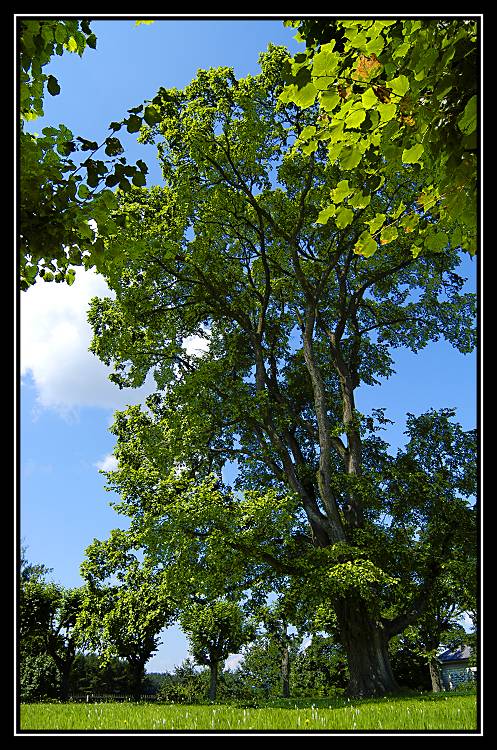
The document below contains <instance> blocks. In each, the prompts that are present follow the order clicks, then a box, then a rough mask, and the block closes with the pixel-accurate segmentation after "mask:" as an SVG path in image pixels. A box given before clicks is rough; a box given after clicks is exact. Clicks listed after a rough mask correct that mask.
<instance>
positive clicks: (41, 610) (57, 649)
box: [19, 579, 84, 700]
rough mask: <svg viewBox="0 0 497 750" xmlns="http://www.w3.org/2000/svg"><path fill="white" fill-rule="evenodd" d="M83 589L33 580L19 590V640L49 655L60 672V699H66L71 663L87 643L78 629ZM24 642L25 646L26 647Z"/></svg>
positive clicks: (26, 648) (30, 648) (35, 650)
mask: <svg viewBox="0 0 497 750" xmlns="http://www.w3.org/2000/svg"><path fill="white" fill-rule="evenodd" d="M81 597H82V589H80V588H73V589H64V588H63V587H62V586H60V585H58V584H55V583H46V582H45V581H42V580H40V579H31V580H28V581H25V582H23V583H22V585H21V590H20V629H19V630H20V640H21V658H22V654H23V649H24V650H25V651H26V650H28V652H29V650H31V654H36V653H37V654H48V655H49V656H50V657H51V658H52V659H53V661H54V663H55V665H56V667H57V670H58V672H59V675H60V698H61V700H66V699H67V697H68V694H69V681H70V674H71V669H72V665H73V662H74V659H75V656H76V651H77V649H78V647H82V646H83V645H84V639H83V638H82V635H81V633H79V632H77V631H76V629H75V625H76V620H77V616H78V612H79V610H80V608H81ZM23 644H24V646H23Z"/></svg>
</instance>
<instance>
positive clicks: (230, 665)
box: [224, 654, 243, 669]
mask: <svg viewBox="0 0 497 750" xmlns="http://www.w3.org/2000/svg"><path fill="white" fill-rule="evenodd" d="M242 660H243V654H230V655H229V656H228V658H227V659H226V661H225V663H224V668H225V669H236V668H237V667H238V666H239V664H240V662H241V661H242Z"/></svg>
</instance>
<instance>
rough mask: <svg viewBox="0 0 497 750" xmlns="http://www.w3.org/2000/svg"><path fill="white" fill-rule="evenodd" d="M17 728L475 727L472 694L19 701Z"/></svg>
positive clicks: (248, 728)
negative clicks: (250, 700) (254, 700)
mask: <svg viewBox="0 0 497 750" xmlns="http://www.w3.org/2000/svg"><path fill="white" fill-rule="evenodd" d="M20 722H21V730H25V731H26V730H72V731H77V730H82V731H85V730H97V731H98V730H106V731H110V730H131V731H133V730H149V731H152V732H171V731H172V732H175V731H181V730H188V731H195V730H196V731H205V730H207V731H250V730H252V731H257V730H282V731H285V730H288V731H299V730H301V731H303V730H313V731H340V730H352V731H354V730H355V731H360V730H363V731H366V730H367V731H382V730H396V731H413V730H431V731H443V730H451V731H453V730H462V731H468V730H469V731H471V730H473V731H474V730H476V728H477V718H476V695H474V694H473V695H458V694H446V693H441V694H432V693H425V694H415V695H409V696H395V697H388V698H381V699H363V700H353V699H351V700H350V701H348V700H347V699H343V698H339V699H324V698H322V699H315V700H310V699H291V698H290V699H278V700H273V701H265V702H263V703H259V705H258V706H256V707H255V706H250V705H247V706H243V704H239V705H229V704H221V703H214V704H206V705H188V706H185V705H177V704H172V705H169V704H159V703H155V704H150V703H95V704H81V703H38V704H24V705H21V710H20Z"/></svg>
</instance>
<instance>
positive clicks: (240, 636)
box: [180, 599, 254, 701]
mask: <svg viewBox="0 0 497 750" xmlns="http://www.w3.org/2000/svg"><path fill="white" fill-rule="evenodd" d="M180 624H181V627H182V628H183V630H184V631H185V633H186V635H187V637H188V640H189V643H190V652H191V654H192V656H193V658H194V659H195V660H196V661H197V662H198V663H199V664H203V665H206V666H208V667H209V670H210V685H209V698H210V700H212V701H213V700H215V699H216V693H217V680H218V672H219V665H220V664H221V663H222V662H224V660H225V659H227V658H228V655H229V654H230V653H236V652H237V651H238V650H239V649H240V648H241V647H242V646H243V645H244V644H245V643H248V642H249V641H250V640H251V639H252V638H253V636H254V629H253V627H252V626H251V625H250V624H249V623H247V622H246V621H245V618H244V615H243V612H242V610H241V608H240V606H239V605H238V604H237V603H235V602H229V601H225V600H222V599H219V600H217V601H214V602H210V603H207V602H206V603H205V604H192V605H191V606H189V607H188V608H187V609H185V610H184V612H183V613H182V614H181V617H180Z"/></svg>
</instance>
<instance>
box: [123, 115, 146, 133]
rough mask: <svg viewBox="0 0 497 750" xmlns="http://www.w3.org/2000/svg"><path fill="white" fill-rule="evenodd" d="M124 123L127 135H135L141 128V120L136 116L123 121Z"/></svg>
mask: <svg viewBox="0 0 497 750" xmlns="http://www.w3.org/2000/svg"><path fill="white" fill-rule="evenodd" d="M125 123H126V130H127V131H128V133H137V132H138V131H139V130H140V128H141V126H142V119H141V117H138V116H137V115H131V117H128V119H127V120H125Z"/></svg>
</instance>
